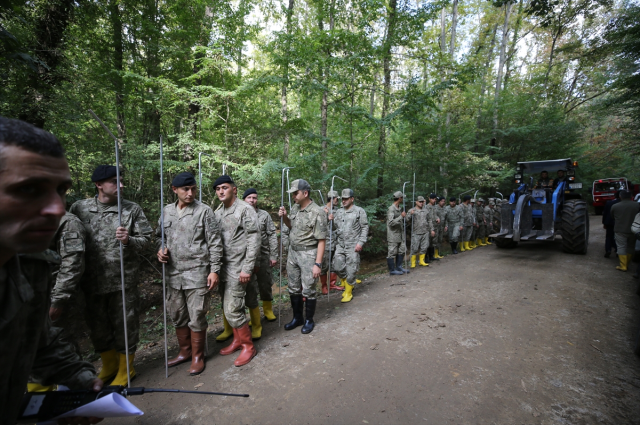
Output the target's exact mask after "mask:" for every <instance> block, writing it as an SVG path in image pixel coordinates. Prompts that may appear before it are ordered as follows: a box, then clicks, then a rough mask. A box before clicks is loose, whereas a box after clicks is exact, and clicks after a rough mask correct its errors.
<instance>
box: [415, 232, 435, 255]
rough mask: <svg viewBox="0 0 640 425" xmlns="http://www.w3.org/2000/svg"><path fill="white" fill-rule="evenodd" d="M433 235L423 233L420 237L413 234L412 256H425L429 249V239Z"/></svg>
mask: <svg viewBox="0 0 640 425" xmlns="http://www.w3.org/2000/svg"><path fill="white" fill-rule="evenodd" d="M430 237H431V235H430V234H429V233H423V234H421V235H418V234H416V233H412V234H411V255H418V254H424V253H426V252H427V249H428V248H429V239H430Z"/></svg>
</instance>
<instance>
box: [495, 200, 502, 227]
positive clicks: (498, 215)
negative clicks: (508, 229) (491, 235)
mask: <svg viewBox="0 0 640 425" xmlns="http://www.w3.org/2000/svg"><path fill="white" fill-rule="evenodd" d="M493 228H494V231H495V232H496V233H500V229H501V228H502V200H501V199H496V205H495V207H493Z"/></svg>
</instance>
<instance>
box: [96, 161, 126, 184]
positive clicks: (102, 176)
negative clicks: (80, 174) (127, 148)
mask: <svg viewBox="0 0 640 425" xmlns="http://www.w3.org/2000/svg"><path fill="white" fill-rule="evenodd" d="M116 175H117V172H116V167H115V165H98V166H97V167H96V169H95V170H93V174H92V175H91V181H92V182H101V181H102V180H106V179H110V178H111V177H115V176H116ZM120 175H122V170H120Z"/></svg>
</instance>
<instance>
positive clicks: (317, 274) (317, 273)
mask: <svg viewBox="0 0 640 425" xmlns="http://www.w3.org/2000/svg"><path fill="white" fill-rule="evenodd" d="M320 273H322V270H320V267H318V266H316V265H315V264H314V266H313V278H314V279H317V278H319V277H320Z"/></svg>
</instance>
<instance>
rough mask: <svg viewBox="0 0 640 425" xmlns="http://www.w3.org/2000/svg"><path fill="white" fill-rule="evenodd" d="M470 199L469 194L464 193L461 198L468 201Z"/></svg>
mask: <svg viewBox="0 0 640 425" xmlns="http://www.w3.org/2000/svg"><path fill="white" fill-rule="evenodd" d="M470 199H471V195H464V198H462V200H463V201H468V200H470Z"/></svg>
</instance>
